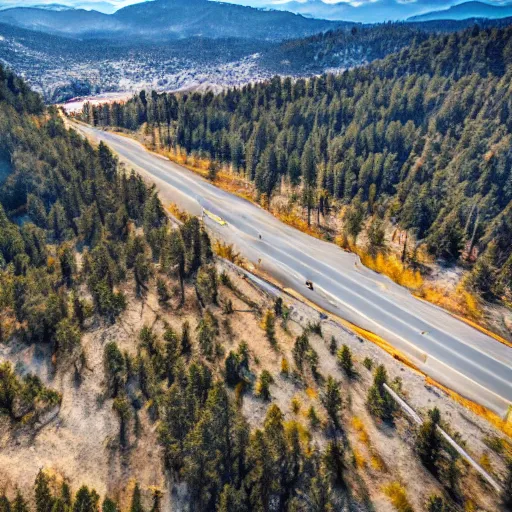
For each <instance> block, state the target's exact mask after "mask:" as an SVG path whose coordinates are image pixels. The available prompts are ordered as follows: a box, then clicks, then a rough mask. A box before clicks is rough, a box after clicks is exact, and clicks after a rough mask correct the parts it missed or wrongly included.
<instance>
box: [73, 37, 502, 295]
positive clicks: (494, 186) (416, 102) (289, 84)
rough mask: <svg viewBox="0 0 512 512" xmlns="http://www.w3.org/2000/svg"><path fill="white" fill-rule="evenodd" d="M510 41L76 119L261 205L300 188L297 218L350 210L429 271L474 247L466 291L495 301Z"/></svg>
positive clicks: (148, 101) (455, 44) (408, 51)
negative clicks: (330, 202) (391, 231)
mask: <svg viewBox="0 0 512 512" xmlns="http://www.w3.org/2000/svg"><path fill="white" fill-rule="evenodd" d="M511 35H512V28H504V29H480V28H478V27H474V28H472V29H467V30H466V31H464V32H462V33H456V34H450V35H443V36H439V35H437V36H431V37H430V38H429V39H427V40H421V39H419V40H415V41H413V43H412V44H411V45H410V46H409V47H407V48H405V49H403V50H401V51H400V52H398V53H396V54H393V55H390V56H388V57H387V58H386V59H384V60H382V61H376V62H374V63H373V64H371V65H369V66H367V67H362V68H357V69H352V70H350V71H347V72H344V73H342V74H341V75H338V76H335V75H322V76H319V77H314V78H312V79H309V80H304V79H298V80H291V79H290V78H279V77H275V78H273V79H272V80H271V81H269V82H266V83H259V84H254V85H248V86H245V87H243V88H240V89H229V90H227V91H225V92H223V93H221V94H219V95H216V96H215V95H213V94H212V93H206V94H199V93H192V94H157V93H155V92H152V93H151V94H147V93H145V92H141V93H140V94H139V95H137V96H135V97H134V98H133V99H132V100H130V101H128V102H127V103H125V104H123V105H121V104H115V103H114V104H113V105H111V106H109V105H104V106H102V107H94V108H93V107H91V106H89V105H87V106H86V108H85V109H84V112H83V116H84V118H85V119H86V120H88V121H90V122H92V123H94V124H95V125H100V126H107V125H117V126H121V127H125V128H128V129H133V130H135V129H137V128H139V127H140V126H141V125H142V124H144V123H149V125H151V126H152V127H154V128H155V129H158V130H159V131H160V135H161V137H160V140H162V141H163V144H165V145H167V146H169V147H180V148H183V149H185V150H186V151H187V152H196V153H199V154H203V155H206V156H208V157H210V158H212V159H215V160H216V161H218V162H221V163H223V164H225V165H229V166H230V167H231V168H232V169H233V170H235V171H237V172H240V173H244V174H245V176H246V177H247V178H248V179H250V180H253V181H254V183H255V185H256V187H257V189H258V191H259V192H260V193H261V194H265V195H266V196H267V197H268V198H270V197H271V195H272V193H273V191H274V190H275V189H276V187H277V185H278V184H279V183H280V182H281V180H282V179H285V180H287V181H289V182H290V183H291V184H292V185H294V184H295V185H299V184H300V185H301V186H302V202H303V205H304V207H306V208H307V209H308V212H309V213H310V212H311V209H313V208H317V209H319V211H320V209H323V208H324V205H325V204H326V203H325V200H326V197H330V198H334V200H338V201H341V202H346V203H349V202H353V201H355V200H357V201H359V202H360V203H361V204H362V205H364V208H365V209H366V213H367V214H371V213H375V212H377V213H379V214H380V215H384V214H387V215H388V216H390V217H394V218H396V219H397V220H398V222H399V223H400V224H401V226H402V227H403V228H406V229H409V230H412V231H414V232H415V234H416V235H417V237H418V238H419V239H425V240H426V242H427V246H428V248H429V250H430V251H431V252H432V253H433V254H434V255H435V256H437V257H442V258H445V259H449V260H456V259H457V258H458V257H459V255H460V254H461V252H462V251H463V250H464V249H465V250H466V252H469V253H471V251H472V250H473V249H474V248H475V247H477V248H478V249H479V250H480V253H481V252H484V253H485V254H486V256H487V257H486V260H485V263H484V264H481V265H480V266H478V267H477V268H476V269H475V273H476V274H477V275H476V276H475V280H474V284H475V285H476V286H477V287H480V288H482V287H484V286H486V287H487V288H489V290H488V291H489V295H494V296H499V295H502V294H503V293H510V282H511V276H512V270H511V269H512V259H511V257H512V253H511V245H510V243H507V240H510V239H511V238H512V231H511V229H512V228H511V226H512V217H511V215H512V203H511V201H512V175H511V172H510V169H511V168H512V152H511V149H510V148H511V145H510V140H511V133H510V132H511V129H512V105H511V97H512V95H511V94H510V92H511V91H510V84H511V83H512V68H511V64H512V43H511V41H512V37H511ZM347 37H348V36H347ZM308 218H309V215H308ZM479 275H480V277H479ZM482 275H486V276H490V280H487V279H486V278H485V279H484V278H482Z"/></svg>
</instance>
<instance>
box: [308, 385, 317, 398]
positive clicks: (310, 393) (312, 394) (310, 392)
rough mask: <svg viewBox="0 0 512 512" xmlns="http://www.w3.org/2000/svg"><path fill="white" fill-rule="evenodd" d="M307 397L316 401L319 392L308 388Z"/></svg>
mask: <svg viewBox="0 0 512 512" xmlns="http://www.w3.org/2000/svg"><path fill="white" fill-rule="evenodd" d="M306 395H307V396H308V397H309V399H310V400H316V399H317V398H318V391H317V390H316V389H313V388H306Z"/></svg>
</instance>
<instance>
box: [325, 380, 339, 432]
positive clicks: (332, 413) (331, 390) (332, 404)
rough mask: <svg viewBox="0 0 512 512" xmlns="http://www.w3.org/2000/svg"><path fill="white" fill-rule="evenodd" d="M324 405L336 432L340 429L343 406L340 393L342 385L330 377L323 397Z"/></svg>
mask: <svg viewBox="0 0 512 512" xmlns="http://www.w3.org/2000/svg"><path fill="white" fill-rule="evenodd" d="M322 404H323V406H324V407H325V410H326V412H327V415H328V416H329V419H330V421H331V425H332V426H333V428H334V429H335V430H337V429H339V428H340V420H339V414H340V411H341V408H342V405H343V402H342V399H341V393H340V385H339V383H338V382H336V380H335V379H334V378H333V377H332V376H331V375H329V376H328V377H327V382H326V385H325V392H324V393H323V396H322Z"/></svg>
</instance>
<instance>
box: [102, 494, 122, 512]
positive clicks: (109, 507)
mask: <svg viewBox="0 0 512 512" xmlns="http://www.w3.org/2000/svg"><path fill="white" fill-rule="evenodd" d="M101 512H119V509H118V508H117V505H116V503H115V501H112V500H111V499H110V498H108V497H106V498H105V499H104V500H103V504H102V505H101Z"/></svg>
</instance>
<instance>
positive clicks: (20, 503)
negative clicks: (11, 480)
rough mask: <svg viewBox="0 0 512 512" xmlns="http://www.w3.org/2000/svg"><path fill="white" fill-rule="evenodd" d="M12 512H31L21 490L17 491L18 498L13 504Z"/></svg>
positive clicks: (16, 497)
mask: <svg viewBox="0 0 512 512" xmlns="http://www.w3.org/2000/svg"><path fill="white" fill-rule="evenodd" d="M12 512H29V508H28V505H27V502H26V501H25V499H24V498H23V495H22V494H21V492H20V490H19V489H16V496H15V498H14V501H13V502H12Z"/></svg>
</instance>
